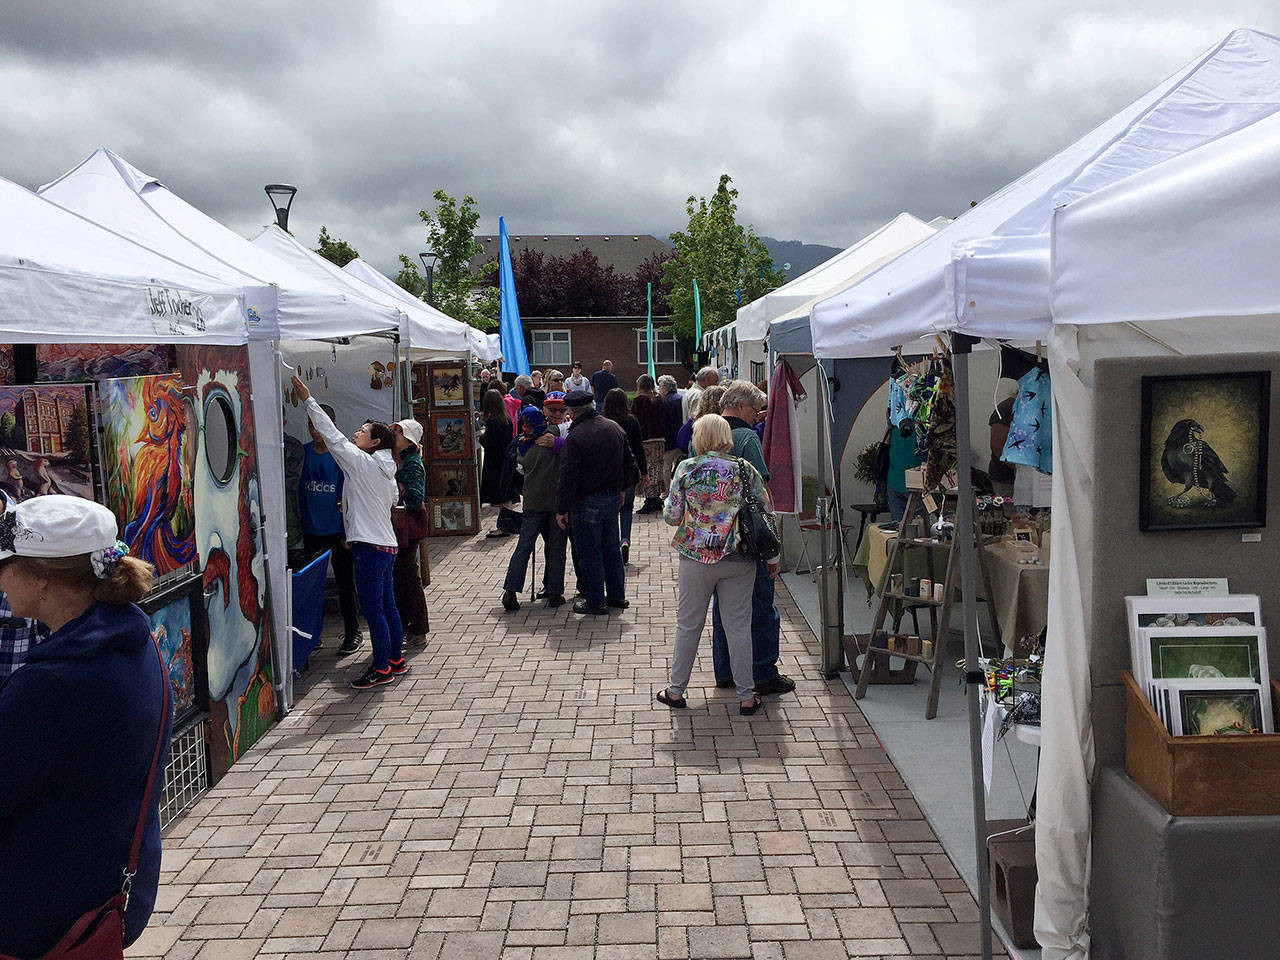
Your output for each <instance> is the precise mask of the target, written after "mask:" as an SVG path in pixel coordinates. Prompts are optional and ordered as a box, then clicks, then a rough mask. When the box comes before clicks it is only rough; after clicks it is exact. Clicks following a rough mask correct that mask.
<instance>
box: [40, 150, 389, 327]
mask: <svg viewBox="0 0 1280 960" xmlns="http://www.w3.org/2000/svg"><path fill="white" fill-rule="evenodd" d="M40 195H41V196H43V197H45V198H46V199H48V200H52V201H53V202H54V203H56V204H58V205H59V206H62V207H66V208H67V209H68V210H71V211H73V212H75V213H78V214H80V215H81V216H84V217H86V218H88V219H90V220H93V221H94V222H96V223H98V224H100V225H102V226H104V227H106V228H107V229H109V230H112V231H114V232H115V233H118V234H120V235H121V236H125V237H128V238H129V239H130V240H133V241H134V242H135V243H139V244H141V245H143V246H145V247H149V248H150V249H152V250H157V251H160V252H163V253H164V254H165V255H167V256H170V257H172V258H173V259H176V260H179V261H181V262H183V263H187V264H189V265H191V266H192V267H194V268H196V269H199V270H202V271H204V272H207V273H209V274H211V275H214V276H218V277H221V278H223V279H224V280H227V281H228V282H235V283H237V284H238V285H240V286H243V287H245V288H246V300H247V301H248V307H249V308H250V309H251V312H250V315H249V336H250V338H251V339H264V340H276V339H279V338H282V337H284V338H290V339H295V340H309V339H322V338H323V339H329V338H337V337H350V336H355V335H357V334H361V333H379V332H394V331H397V330H398V329H399V327H400V314H399V312H398V311H396V310H392V309H390V308H388V307H386V306H383V305H381V304H375V303H373V302H372V301H370V300H366V299H364V298H363V297H357V296H350V295H347V294H344V293H339V292H335V291H334V290H333V289H331V288H326V287H324V286H321V285H320V284H319V283H317V282H316V281H315V280H314V279H312V278H311V277H309V276H308V275H307V274H305V273H302V272H300V271H298V270H296V269H294V268H293V267H291V266H290V265H289V264H287V263H285V262H284V261H282V260H281V259H280V258H279V257H276V256H274V255H272V254H271V253H268V252H267V251H266V250H263V249H261V248H259V247H255V246H254V245H253V244H252V243H250V242H249V241H248V240H246V239H245V238H244V237H242V236H240V235H239V234H238V233H236V232H235V231H233V230H231V229H229V228H228V227H225V226H223V225H222V224H221V223H219V222H218V221H216V220H214V219H213V218H212V217H210V216H208V215H207V214H205V213H202V212H201V211H200V210H197V209H196V208H195V207H193V206H191V205H190V204H189V203H187V202H186V201H185V200H183V199H182V198H180V197H178V196H177V195H175V194H174V193H172V192H171V191H170V190H168V189H167V188H166V187H165V186H164V185H163V184H162V183H160V181H159V180H157V179H156V178H154V177H151V176H148V175H147V174H145V173H142V172H141V171H140V170H138V169H137V168H136V167H133V166H131V165H130V164H129V163H128V162H126V161H125V160H123V159H121V158H120V157H118V156H116V155H115V154H113V153H111V152H110V151H109V150H105V149H99V150H96V151H94V153H92V154H91V155H90V156H89V157H88V158H87V159H85V160H84V161H83V162H82V163H80V164H79V165H78V166H76V167H74V168H73V169H72V170H70V171H69V172H68V173H65V174H63V175H62V176H61V177H59V178H58V179H57V180H55V181H53V182H52V183H50V184H46V185H45V186H43V187H41V188H40Z"/></svg>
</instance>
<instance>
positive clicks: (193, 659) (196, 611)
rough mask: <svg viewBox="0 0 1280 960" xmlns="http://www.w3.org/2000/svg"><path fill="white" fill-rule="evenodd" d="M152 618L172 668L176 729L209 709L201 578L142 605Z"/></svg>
mask: <svg viewBox="0 0 1280 960" xmlns="http://www.w3.org/2000/svg"><path fill="white" fill-rule="evenodd" d="M141 606H142V609H143V612H145V613H146V615H147V617H148V618H149V619H150V620H151V635H152V636H153V637H154V638H155V641H156V644H157V645H158V646H159V647H160V656H161V658H162V659H163V660H164V665H165V669H166V670H168V671H169V696H170V698H171V699H172V700H173V728H174V730H175V731H176V730H179V729H180V728H181V727H183V726H185V725H186V724H187V723H188V722H189V721H190V720H191V719H193V718H194V717H196V716H198V715H201V714H205V713H208V711H209V675H208V672H207V661H208V646H209V641H208V629H207V627H208V624H207V622H206V620H205V611H204V591H203V588H202V586H201V584H200V581H198V580H196V581H188V582H187V583H185V584H182V585H180V586H177V587H173V588H171V589H169V590H166V591H164V592H162V593H156V594H152V595H151V596H150V597H148V598H147V599H146V600H144V601H143V602H142V604H141Z"/></svg>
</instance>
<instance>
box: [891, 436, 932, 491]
mask: <svg viewBox="0 0 1280 960" xmlns="http://www.w3.org/2000/svg"><path fill="white" fill-rule="evenodd" d="M922 463H924V457H922V456H920V455H918V454H917V453H916V435H915V434H914V433H912V434H911V436H909V437H904V436H903V435H902V431H901V430H899V429H898V428H897V427H893V428H892V429H890V430H889V478H888V481H887V486H888V487H889V489H890V490H892V491H894V492H895V493H906V492H907V480H906V477H905V474H906V472H907V471H908V470H910V469H911V468H912V467H918V466H920V464H922Z"/></svg>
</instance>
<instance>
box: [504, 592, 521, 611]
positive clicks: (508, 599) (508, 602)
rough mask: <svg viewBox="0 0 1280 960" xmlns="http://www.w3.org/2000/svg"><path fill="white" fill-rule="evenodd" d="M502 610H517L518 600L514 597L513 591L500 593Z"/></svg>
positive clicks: (518, 607) (518, 606)
mask: <svg viewBox="0 0 1280 960" xmlns="http://www.w3.org/2000/svg"><path fill="white" fill-rule="evenodd" d="M502 609H503V610H519V609H520V600H519V599H518V598H517V597H516V592H515V591H514V590H503V591H502Z"/></svg>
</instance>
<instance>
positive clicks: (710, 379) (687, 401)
mask: <svg viewBox="0 0 1280 960" xmlns="http://www.w3.org/2000/svg"><path fill="white" fill-rule="evenodd" d="M694 379H695V383H696V385H695V386H692V387H690V388H689V389H688V390H686V391H685V394H684V399H683V400H682V401H681V410H682V411H683V413H684V419H685V420H688V419H689V418H690V417H692V416H693V415H694V413H696V412H697V410H698V398H699V397H701V396H702V391H703V390H705V389H707V387H714V386H715V385H716V384H717V383H719V382H720V371H719V370H717V369H716V368H715V367H703V368H702V369H701V370H699V371H698V374H697V376H696V377H695V378H694ZM681 423H682V424H683V423H684V421H683V420H682V421H681Z"/></svg>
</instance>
